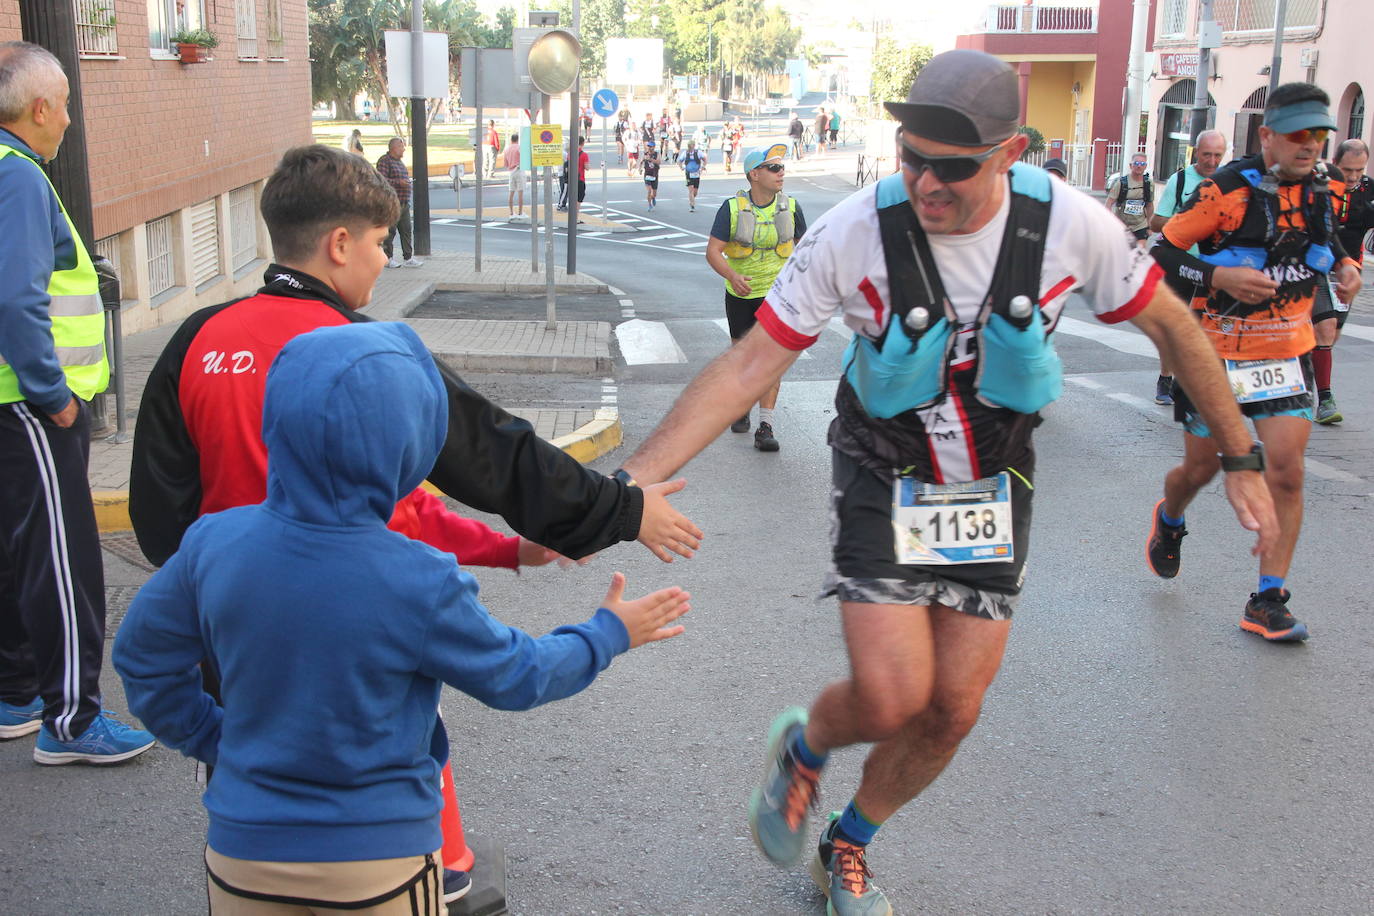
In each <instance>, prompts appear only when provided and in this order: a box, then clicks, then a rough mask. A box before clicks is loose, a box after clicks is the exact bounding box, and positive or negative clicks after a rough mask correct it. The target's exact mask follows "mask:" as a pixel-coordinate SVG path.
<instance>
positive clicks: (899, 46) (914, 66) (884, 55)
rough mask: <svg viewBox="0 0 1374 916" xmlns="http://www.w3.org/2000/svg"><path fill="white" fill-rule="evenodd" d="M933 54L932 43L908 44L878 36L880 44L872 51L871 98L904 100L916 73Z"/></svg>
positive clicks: (877, 99)
mask: <svg viewBox="0 0 1374 916" xmlns="http://www.w3.org/2000/svg"><path fill="white" fill-rule="evenodd" d="M934 56H935V51H934V50H933V49H932V48H931V47H930V45H908V44H905V43H902V42H898V41H893V40H892V39H890V38H880V39H878V46H877V48H875V49H874V51H873V90H872V96H871V98H872V99H873V100H875V101H879V102H897V101H901V100H903V99H905V98H906V96H907V93H908V92H910V91H911V84H912V83H913V82H915V80H916V74H918V73H920V72H921V68H922V67H924V66H925V65H926V64H928V63H930V59H931V58H932V57H934Z"/></svg>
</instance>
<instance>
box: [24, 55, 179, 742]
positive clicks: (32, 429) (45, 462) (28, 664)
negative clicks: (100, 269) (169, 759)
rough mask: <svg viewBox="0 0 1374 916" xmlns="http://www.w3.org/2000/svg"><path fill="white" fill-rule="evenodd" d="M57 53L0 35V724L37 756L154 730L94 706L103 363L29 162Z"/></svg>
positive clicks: (53, 140) (92, 294) (86, 265)
mask: <svg viewBox="0 0 1374 916" xmlns="http://www.w3.org/2000/svg"><path fill="white" fill-rule="evenodd" d="M69 91H70V90H69V87H68V84H67V77H66V75H65V74H64V73H63V72H62V65H61V64H60V63H59V62H58V60H57V58H56V57H54V56H53V55H52V54H50V53H49V52H48V51H46V50H44V49H43V48H41V47H39V46H37V45H33V44H29V43H27V42H21V41H10V42H3V43H0V201H4V206H3V207H0V239H3V241H0V739H11V738H18V737H21V736H23V735H29V734H32V733H34V732H38V733H39V734H38V738H37V743H36V745H35V747H34V752H33V757H34V760H36V761H37V762H38V763H43V764H50V765H60V764H66V763H96V764H109V763H119V762H121V761H124V760H128V759H130V758H132V757H136V756H138V755H139V754H141V753H143V752H144V751H146V750H148V749H149V748H150V747H152V746H153V736H152V735H150V734H148V733H147V732H145V731H141V730H139V729H136V728H131V727H130V726H128V725H125V724H123V723H121V722H119V721H118V720H116V719H114V718H113V717H111V716H110V714H109V713H106V712H104V711H103V710H102V708H101V699H100V666H101V662H102V660H103V653H104V641H105V581H104V578H105V577H104V570H103V568H102V566H101V559H100V534H99V532H98V530H97V529H96V522H95V510H94V509H93V508H92V505H91V491H90V484H89V482H88V479H87V464H88V461H89V458H90V435H91V433H90V414H89V407H88V404H89V402H90V400H91V398H93V397H95V395H96V394H97V393H99V392H101V391H103V390H104V389H105V385H106V383H107V382H108V381H109V377H110V367H109V363H108V362H106V360H105V317H104V314H103V312H102V310H101V302H100V285H99V280H98V278H97V276H96V272H95V268H94V267H93V266H92V265H91V259H90V256H89V255H88V254H87V253H86V248H85V246H84V245H83V244H82V242H81V238H80V236H79V235H78V234H77V231H76V227H75V226H74V225H72V221H71V219H70V217H68V216H67V211H66V209H65V208H64V207H63V206H62V202H61V201H60V200H59V199H58V197H57V192H56V191H55V190H54V189H53V186H52V183H51V182H50V181H49V180H48V177H47V175H46V174H45V173H44V172H43V169H42V168H41V167H40V166H41V163H43V162H45V161H46V160H49V159H52V158H53V157H54V156H55V155H57V149H58V147H59V146H60V145H61V144H62V138H63V136H64V135H65V133H66V131H67V126H68V125H69V124H70V123H71V119H70V118H69V117H68V115H67V98H68V94H69Z"/></svg>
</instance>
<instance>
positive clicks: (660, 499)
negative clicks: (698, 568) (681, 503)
mask: <svg viewBox="0 0 1374 916" xmlns="http://www.w3.org/2000/svg"><path fill="white" fill-rule="evenodd" d="M685 486H687V481H686V480H683V479H678V480H665V481H664V482H663V483H656V484H653V485H652V486H648V487H645V488H644V514H643V516H642V517H641V518H640V521H639V543H641V544H643V545H644V546H645V547H647V548H649V552H650V553H652V554H653V555H654V556H656V557H658V558H659V559H660V560H662V561H663V562H664V563H671V562H673V557H672V555H671V554H669V552H668V551H670V550H671V551H672V552H673V553H676V554H678V555H679V556H683V557H686V558H688V559H689V560H690V559H691V558H692V554H693V552H694V551H695V550H696V549H697V548H698V547H700V546H701V538H702V533H701V529H700V528H698V527H697V526H696V525H693V524H692V520H691V519H689V518H688V517H687V516H685V515H683V514H682V513H681V512H679V511H677V510H676V509H674V508H673V506H672V504H671V503H669V502H668V494H669V493H676V492H677V491H678V490H681V489H682V488H683V487H685Z"/></svg>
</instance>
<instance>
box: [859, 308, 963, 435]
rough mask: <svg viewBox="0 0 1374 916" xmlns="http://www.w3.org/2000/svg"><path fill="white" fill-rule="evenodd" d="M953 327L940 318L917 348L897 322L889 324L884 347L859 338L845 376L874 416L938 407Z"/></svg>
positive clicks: (865, 407)
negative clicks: (931, 406)
mask: <svg viewBox="0 0 1374 916" xmlns="http://www.w3.org/2000/svg"><path fill="white" fill-rule="evenodd" d="M950 330H951V327H950V323H949V320H948V319H947V318H945V317H943V316H942V317H941V318H940V319H939V320H937V321H936V322H935V323H934V324H933V325H931V326H930V327H929V328H927V329H925V330H924V333H922V334H921V337H920V339H919V340H918V341H917V342H916V344H915V345H914V346H913V344H912V342H911V338H910V337H908V336H907V335H906V333H905V332H903V330H902V329H901V327H900V326H899V325H898V324H897V322H896V321H890V322H888V326H887V333H886V334H884V335H883V339H882V346H881V348H880V347H879V346H878V345H876V344H874V343H873V341H871V340H869V339H868V338H866V337H863V336H861V335H858V334H856V335H854V337H853V338H852V339H851V340H850V342H849V352H848V353H846V354H845V360H844V361H845V377H846V378H847V379H848V380H849V384H850V386H851V387H853V389H854V392H855V393H856V394H857V395H858V396H859V403H861V404H863V407H864V410H865V411H866V412H867V413H868V415H869V416H870V417H875V418H877V419H879V420H887V419H891V418H892V417H895V416H897V415H898V414H900V413H904V412H906V411H908V410H911V409H912V408H913V407H924V406H927V405H929V404H932V403H934V402H935V401H936V400H937V399H939V397H940V395H941V394H942V393H943V392H944V375H945V362H946V353H947V352H948V349H949V345H950V343H951V340H952V335H951V334H950Z"/></svg>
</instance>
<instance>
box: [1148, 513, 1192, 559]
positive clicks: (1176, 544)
mask: <svg viewBox="0 0 1374 916" xmlns="http://www.w3.org/2000/svg"><path fill="white" fill-rule="evenodd" d="M1163 512H1164V500H1162V499H1161V500H1160V501H1159V502H1157V503H1155V512H1154V516H1153V517H1152V519H1151V522H1150V540H1149V543H1147V544H1146V545H1145V562H1146V563H1148V564H1149V565H1150V571H1151V572H1153V573H1154V574H1155V575H1156V576H1159V577H1160V578H1161V579H1172V578H1173V577H1174V576H1177V575H1178V566H1179V564H1180V563H1181V562H1182V561H1183V557H1182V555H1181V553H1180V546H1181V544H1182V541H1183V538H1184V537H1185V536H1186V535H1187V534H1188V529H1187V528H1185V527H1183V526H1182V525H1179V526H1177V527H1175V526H1173V525H1166V524H1165V523H1164V519H1162V518H1160V514H1161V513H1163Z"/></svg>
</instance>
